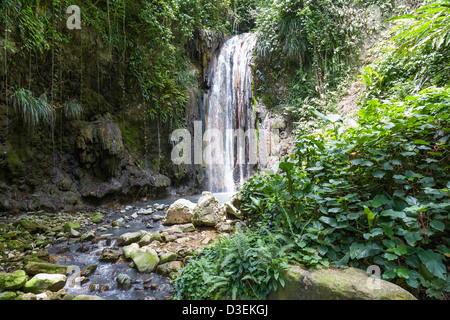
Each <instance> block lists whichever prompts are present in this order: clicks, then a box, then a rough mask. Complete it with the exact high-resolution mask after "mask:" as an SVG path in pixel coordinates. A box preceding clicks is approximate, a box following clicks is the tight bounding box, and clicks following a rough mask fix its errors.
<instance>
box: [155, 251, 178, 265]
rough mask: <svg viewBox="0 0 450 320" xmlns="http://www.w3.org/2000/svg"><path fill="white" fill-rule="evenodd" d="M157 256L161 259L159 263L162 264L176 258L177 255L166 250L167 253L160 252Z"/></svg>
mask: <svg viewBox="0 0 450 320" xmlns="http://www.w3.org/2000/svg"><path fill="white" fill-rule="evenodd" d="M159 258H160V259H161V261H160V263H161V264H163V263H167V262H171V261H175V260H177V259H178V255H177V254H176V253H174V252H168V253H164V254H162V255H161V256H160V257H159Z"/></svg>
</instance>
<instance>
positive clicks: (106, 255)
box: [99, 248, 122, 262]
mask: <svg viewBox="0 0 450 320" xmlns="http://www.w3.org/2000/svg"><path fill="white" fill-rule="evenodd" d="M121 255H122V253H121V252H120V251H118V250H114V249H110V248H106V249H103V251H102V254H101V255H100V258H99V260H100V261H103V262H116V261H117V260H118V259H119V258H120V256H121Z"/></svg>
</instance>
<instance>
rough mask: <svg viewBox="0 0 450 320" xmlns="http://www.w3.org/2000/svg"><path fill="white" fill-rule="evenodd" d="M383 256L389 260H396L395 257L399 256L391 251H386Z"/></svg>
mask: <svg viewBox="0 0 450 320" xmlns="http://www.w3.org/2000/svg"><path fill="white" fill-rule="evenodd" d="M383 257H384V258H385V259H387V260H389V261H392V260H395V259H397V258H398V257H397V256H396V255H395V254H393V253H389V252H385V253H384V254H383Z"/></svg>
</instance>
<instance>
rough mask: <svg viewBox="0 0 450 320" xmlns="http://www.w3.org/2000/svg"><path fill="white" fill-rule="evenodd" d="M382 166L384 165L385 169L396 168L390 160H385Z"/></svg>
mask: <svg viewBox="0 0 450 320" xmlns="http://www.w3.org/2000/svg"><path fill="white" fill-rule="evenodd" d="M381 167H382V168H383V169H384V170H394V168H393V167H392V165H391V164H390V163H389V162H388V161H386V162H383V164H382V165H381Z"/></svg>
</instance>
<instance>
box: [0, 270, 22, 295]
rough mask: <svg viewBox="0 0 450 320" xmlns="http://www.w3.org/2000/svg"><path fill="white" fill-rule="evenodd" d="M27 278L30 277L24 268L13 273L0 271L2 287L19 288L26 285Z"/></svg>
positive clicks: (0, 285)
mask: <svg viewBox="0 0 450 320" xmlns="http://www.w3.org/2000/svg"><path fill="white" fill-rule="evenodd" d="M27 280H28V277H27V275H26V273H25V271H23V270H17V271H14V272H11V273H6V272H0V289H1V290H18V289H20V288H22V287H23V286H24V285H25V283H26V282H27ZM1 290H0V291H1Z"/></svg>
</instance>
